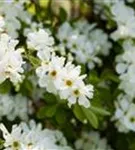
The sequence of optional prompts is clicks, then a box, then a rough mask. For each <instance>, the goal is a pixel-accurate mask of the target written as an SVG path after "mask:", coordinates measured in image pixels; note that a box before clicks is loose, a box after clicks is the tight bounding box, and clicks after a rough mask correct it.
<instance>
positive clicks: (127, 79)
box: [116, 40, 135, 98]
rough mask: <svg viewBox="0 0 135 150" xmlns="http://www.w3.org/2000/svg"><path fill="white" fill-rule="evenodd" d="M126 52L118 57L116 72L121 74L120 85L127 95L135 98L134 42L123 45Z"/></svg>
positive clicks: (125, 42)
mask: <svg viewBox="0 0 135 150" xmlns="http://www.w3.org/2000/svg"><path fill="white" fill-rule="evenodd" d="M123 48H124V52H123V53H122V54H121V55H118V56H117V57H116V62H117V65H116V71H117V72H118V73H119V74H120V77H119V78H120V80H121V82H120V85H119V88H120V89H122V90H123V91H124V92H125V93H126V94H128V95H130V96H131V97H133V98H134V97H135V89H134V84H135V77H134V74H135V71H134V70H135V59H134V58H135V45H134V43H133V41H131V40H127V41H124V43H123Z"/></svg>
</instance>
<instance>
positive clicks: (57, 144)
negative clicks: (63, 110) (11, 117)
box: [0, 120, 72, 150]
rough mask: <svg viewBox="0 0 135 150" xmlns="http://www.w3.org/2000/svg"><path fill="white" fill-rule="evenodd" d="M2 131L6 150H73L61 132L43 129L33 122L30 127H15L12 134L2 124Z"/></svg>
mask: <svg viewBox="0 0 135 150" xmlns="http://www.w3.org/2000/svg"><path fill="white" fill-rule="evenodd" d="M0 129H1V130H2V133H3V137H4V140H5V141H4V149H5V150H16V149H19V150H26V149H27V150H28V149H30V150H45V149H46V150H50V149H54V150H72V148H70V147H69V146H68V145H67V142H66V139H65V138H64V136H63V134H62V133H61V132H60V131H58V130H56V131H53V130H49V129H42V126H41V124H37V125H36V123H35V122H34V121H33V120H32V121H30V122H29V124H28V125H27V124H26V123H24V122H22V123H20V124H19V125H13V126H12V130H11V133H9V132H8V131H7V129H6V128H5V126H4V125H3V124H0Z"/></svg>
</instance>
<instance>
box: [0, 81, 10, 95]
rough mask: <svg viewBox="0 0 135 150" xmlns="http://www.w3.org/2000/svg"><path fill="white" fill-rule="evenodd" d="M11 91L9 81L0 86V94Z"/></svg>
mask: <svg viewBox="0 0 135 150" xmlns="http://www.w3.org/2000/svg"><path fill="white" fill-rule="evenodd" d="M10 89H11V83H10V81H8V80H6V81H4V82H3V83H2V84H0V93H3V94H4V93H8V92H9V91H10Z"/></svg>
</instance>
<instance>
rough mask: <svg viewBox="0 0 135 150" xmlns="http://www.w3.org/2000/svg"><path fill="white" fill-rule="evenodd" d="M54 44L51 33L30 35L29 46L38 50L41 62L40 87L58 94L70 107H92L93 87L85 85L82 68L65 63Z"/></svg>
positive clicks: (40, 32)
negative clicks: (90, 100) (55, 51)
mask: <svg viewBox="0 0 135 150" xmlns="http://www.w3.org/2000/svg"><path fill="white" fill-rule="evenodd" d="M66 34H67V33H66ZM60 35H61V34H60ZM62 38H63V37H62ZM63 40H64V39H63ZM53 43H54V40H53V38H52V37H51V36H50V33H48V32H46V31H45V30H43V29H40V30H39V31H38V32H34V33H29V34H28V41H27V44H28V46H29V47H32V48H33V49H34V50H37V56H38V57H39V59H40V60H41V65H40V66H39V67H38V68H37V69H36V74H37V76H38V78H39V80H38V84H39V86H40V87H42V88H46V90H47V91H48V92H50V93H53V94H58V95H59V96H60V97H61V99H67V101H68V104H69V105H70V106H71V105H72V104H75V103H77V102H78V103H79V104H80V105H83V106H84V107H90V102H89V99H91V98H92V97H93V86H92V85H85V84H84V81H83V79H84V77H85V76H84V75H83V76H81V75H80V73H81V69H80V66H77V67H75V65H73V64H72V63H71V62H67V63H65V58H64V57H59V56H56V55H55V53H54V48H53Z"/></svg>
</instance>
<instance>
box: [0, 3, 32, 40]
mask: <svg viewBox="0 0 135 150" xmlns="http://www.w3.org/2000/svg"><path fill="white" fill-rule="evenodd" d="M25 2H26V1H16V0H10V1H8V0H4V1H1V2H0V14H1V15H2V16H4V19H5V28H6V31H7V33H8V34H9V35H10V36H12V37H14V38H16V37H18V30H20V29H21V22H24V23H26V24H30V22H31V15H30V13H28V11H26V10H25V8H24V3H25Z"/></svg>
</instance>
